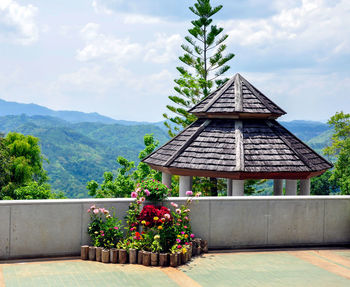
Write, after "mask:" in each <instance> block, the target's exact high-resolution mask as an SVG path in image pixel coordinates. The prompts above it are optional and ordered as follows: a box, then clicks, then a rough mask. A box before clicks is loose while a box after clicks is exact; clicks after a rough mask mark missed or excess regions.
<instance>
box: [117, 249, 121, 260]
mask: <svg viewBox="0 0 350 287" xmlns="http://www.w3.org/2000/svg"><path fill="white" fill-rule="evenodd" d="M119 251H120V249H119V248H117V263H120V257H119Z"/></svg>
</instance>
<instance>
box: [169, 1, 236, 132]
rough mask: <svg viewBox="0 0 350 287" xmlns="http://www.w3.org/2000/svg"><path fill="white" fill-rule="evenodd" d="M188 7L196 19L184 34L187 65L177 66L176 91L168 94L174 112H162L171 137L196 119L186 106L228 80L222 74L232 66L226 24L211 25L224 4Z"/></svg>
mask: <svg viewBox="0 0 350 287" xmlns="http://www.w3.org/2000/svg"><path fill="white" fill-rule="evenodd" d="M189 9H190V10H191V12H192V13H193V14H195V15H196V16H197V19H196V20H193V21H191V23H192V28H190V29H189V30H188V32H189V34H190V35H189V36H186V37H185V40H186V44H183V45H181V47H182V49H183V50H184V55H183V56H181V57H179V59H180V61H181V62H182V63H183V64H185V65H186V67H177V70H178V71H179V73H180V77H179V78H178V79H175V80H174V81H175V83H176V86H175V87H174V89H175V91H176V92H177V95H173V96H169V99H170V100H171V101H172V102H173V105H167V108H168V110H169V111H171V112H173V113H175V115H174V116H168V115H167V114H164V115H163V116H164V117H165V118H166V119H167V120H168V121H166V123H165V125H166V126H167V127H168V132H169V135H170V136H171V137H173V136H175V135H176V134H177V133H178V132H179V131H180V130H181V129H183V128H185V127H187V126H188V125H189V124H191V123H192V122H194V121H195V120H196V117H195V116H194V115H191V114H189V113H188V112H187V110H188V109H190V108H191V107H192V106H194V105H195V104H197V103H198V102H199V101H200V100H202V99H203V98H205V97H207V96H208V95H209V94H210V92H211V91H212V90H215V89H217V88H218V87H219V86H221V85H222V84H223V83H224V82H225V81H227V79H226V78H223V75H224V73H225V72H227V71H228V70H229V69H230V66H229V65H227V63H228V62H229V61H230V60H231V59H232V58H233V57H234V54H232V53H227V54H226V55H225V50H226V45H225V44H224V41H225V40H226V39H227V37H228V35H227V34H223V33H222V32H223V28H221V27H217V26H216V25H212V22H213V20H212V16H213V15H215V14H216V13H218V12H219V11H220V10H221V9H222V5H219V6H216V7H212V6H211V4H210V0H196V3H195V4H194V6H193V7H189Z"/></svg>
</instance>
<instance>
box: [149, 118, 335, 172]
mask: <svg viewBox="0 0 350 287" xmlns="http://www.w3.org/2000/svg"><path fill="white" fill-rule="evenodd" d="M143 162H145V163H148V164H149V165H150V166H151V167H152V168H154V169H157V170H161V171H164V172H168V173H170V174H178V175H193V176H194V175H195V176H211V177H223V178H234V179H247V178H291V179H302V178H309V177H311V176H316V175H318V174H321V173H323V172H324V171H325V170H327V169H329V168H330V167H332V164H331V163H329V162H328V161H326V160H325V159H324V158H322V157H321V156H320V155H318V154H317V153H316V152H314V151H313V150H312V149H311V148H309V147H308V146H307V145H306V144H304V143H303V142H302V141H301V140H299V139H298V138H296V137H295V136H294V135H293V134H292V133H290V132H289V131H288V130H286V129H285V128H284V127H282V126H281V125H280V124H279V123H278V122H276V121H275V120H262V119H245V120H240V119H236V120H235V119H199V120H197V121H196V122H195V123H193V124H192V125H191V126H189V127H188V128H186V129H185V130H184V131H183V132H181V133H180V134H179V135H177V136H176V137H174V138H173V139H172V140H171V141H169V142H168V143H167V144H165V145H163V146H162V147H161V148H159V149H158V150H157V151H155V152H154V153H152V154H151V155H149V156H148V157H147V158H145V159H144V160H143Z"/></svg>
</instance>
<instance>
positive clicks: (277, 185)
mask: <svg viewBox="0 0 350 287" xmlns="http://www.w3.org/2000/svg"><path fill="white" fill-rule="evenodd" d="M282 194H283V179H274V180H273V195H282Z"/></svg>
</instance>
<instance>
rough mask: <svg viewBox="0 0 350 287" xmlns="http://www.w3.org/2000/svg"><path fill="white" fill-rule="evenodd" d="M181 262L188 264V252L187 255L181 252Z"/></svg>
mask: <svg viewBox="0 0 350 287" xmlns="http://www.w3.org/2000/svg"><path fill="white" fill-rule="evenodd" d="M181 262H182V264H185V263H186V262H187V252H186V253H183V252H181Z"/></svg>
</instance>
